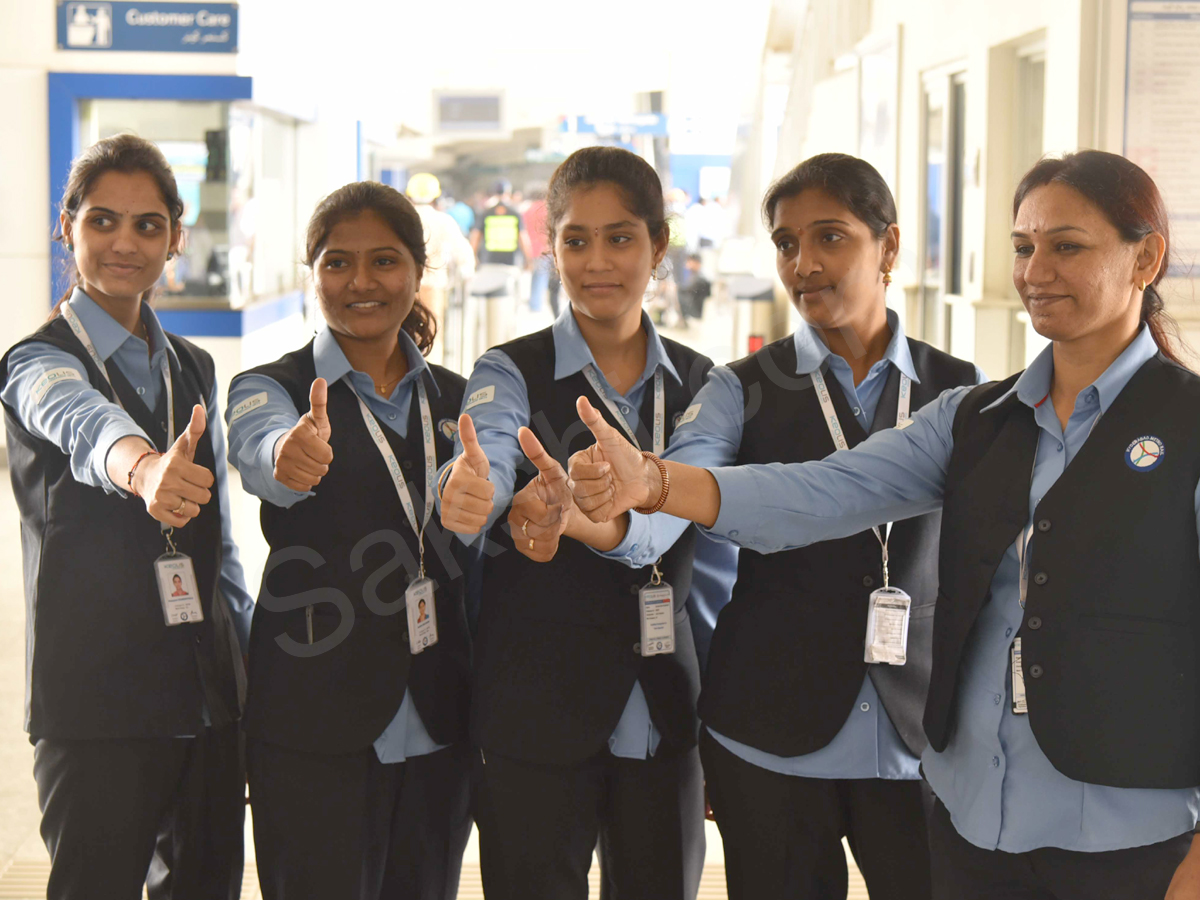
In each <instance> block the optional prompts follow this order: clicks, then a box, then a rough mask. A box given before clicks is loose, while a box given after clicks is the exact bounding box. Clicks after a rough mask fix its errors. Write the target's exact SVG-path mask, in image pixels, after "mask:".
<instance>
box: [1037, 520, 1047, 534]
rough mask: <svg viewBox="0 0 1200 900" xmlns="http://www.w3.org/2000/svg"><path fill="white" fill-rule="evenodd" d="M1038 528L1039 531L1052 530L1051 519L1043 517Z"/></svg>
mask: <svg viewBox="0 0 1200 900" xmlns="http://www.w3.org/2000/svg"><path fill="white" fill-rule="evenodd" d="M1037 529H1038V531H1049V530H1050V520H1049V519H1042V520H1041V521H1040V522H1038V524H1037Z"/></svg>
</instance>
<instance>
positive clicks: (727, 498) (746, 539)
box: [701, 466, 763, 549]
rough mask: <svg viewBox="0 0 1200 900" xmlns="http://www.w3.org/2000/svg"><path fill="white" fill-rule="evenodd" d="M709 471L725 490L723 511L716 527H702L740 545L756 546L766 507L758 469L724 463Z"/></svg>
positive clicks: (718, 485) (719, 486)
mask: <svg viewBox="0 0 1200 900" xmlns="http://www.w3.org/2000/svg"><path fill="white" fill-rule="evenodd" d="M708 471H709V472H711V473H712V477H713V478H715V479H716V482H717V490H719V491H720V492H721V511H720V512H719V513H718V514H717V520H716V521H715V522H713V526H712V528H703V526H701V528H703V530H704V531H706V532H708V533H710V534H713V535H716V536H717V537H721V538H725V539H726V540H728V541H730V542H732V543H734V544H737V545H738V546H739V547H749V548H751V549H754V548H755V546H756V545H757V539H758V530H757V529H758V527H759V524H760V522H761V519H762V508H763V503H762V499H761V498H760V497H759V493H758V482H757V481H756V480H755V478H754V473H753V472H750V471H747V470H746V468H745V467H742V466H721V467H715V468H711V469H709V470H708Z"/></svg>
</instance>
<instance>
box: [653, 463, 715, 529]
mask: <svg viewBox="0 0 1200 900" xmlns="http://www.w3.org/2000/svg"><path fill="white" fill-rule="evenodd" d="M663 464H664V465H665V466H666V467H667V475H668V476H669V477H670V479H671V485H670V490H669V491H668V492H667V500H666V502H665V503H664V504H663V506H662V509H661V512H664V513H667V514H668V515H671V516H675V517H677V518H680V519H686V520H687V521H689V522H696V523H697V524H700V525H703V526H704V527H705V528H712V526H713V525H714V524H716V521H717V516H719V515H720V514H721V489H720V488H719V487H718V486H717V480H716V479H715V478H713V475H712V473H711V472H709V471H708V469H700V468H697V467H696V466H689V465H686V464H684V463H678V462H673V461H671V460H664V463H663ZM647 469H652V470H653V471H652V472H648V473H647V474H648V484H649V485H650V497H651V498H653V499H654V500H655V501H656V500H657V498H658V497H659V496H660V495H661V494H662V480H661V479H660V477H659V472H658V467H657V466H655V465H654V464H653V463H650V462H649V461H647Z"/></svg>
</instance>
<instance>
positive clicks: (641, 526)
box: [592, 510, 650, 569]
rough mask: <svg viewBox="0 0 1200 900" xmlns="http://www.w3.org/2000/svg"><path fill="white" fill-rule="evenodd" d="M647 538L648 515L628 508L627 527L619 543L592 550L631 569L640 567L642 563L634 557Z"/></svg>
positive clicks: (648, 527) (648, 530)
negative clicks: (608, 548)
mask: <svg viewBox="0 0 1200 900" xmlns="http://www.w3.org/2000/svg"><path fill="white" fill-rule="evenodd" d="M649 540H650V517H649V516H643V515H642V514H641V513H635V512H634V511H633V510H630V511H629V527H628V528H627V529H625V537H623V538H621V543H619V544H617V546H615V547H613V548H612V549H611V550H597V549H596V548H595V547H593V548H592V552H594V553H595V554H596V555H597V556H602V557H604V558H605V559H612V560H616V561H617V562H622V563H624V564H625V565H627V566H629V567H630V568H631V569H640V568H642V565H643V563H639V562H636V561H635V557H636V555H637V553H638V551H639V550H641V549H642V548H643V547H645V546H646V543H647V542H648V541H649Z"/></svg>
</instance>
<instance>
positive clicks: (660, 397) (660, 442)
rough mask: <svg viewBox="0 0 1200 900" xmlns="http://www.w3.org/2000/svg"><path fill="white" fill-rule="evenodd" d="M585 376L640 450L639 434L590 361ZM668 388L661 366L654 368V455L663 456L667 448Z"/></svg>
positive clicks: (584, 372)
mask: <svg viewBox="0 0 1200 900" xmlns="http://www.w3.org/2000/svg"><path fill="white" fill-rule="evenodd" d="M583 376H584V377H585V378H586V379H587V380H588V384H590V385H591V386H592V390H593V391H595V392H596V396H597V397H599V398H600V401H601V402H602V403H603V404H604V406H605V407H606V408H607V409H608V411H609V412H610V413H612V416H613V418H614V419H616V420H617V424H618V425H620V426H621V428H622V429H624V431H625V433H626V434H627V435H629V440H631V441H633V446H635V447H637V448H638V449H639V450H641V449H642V445H641V444H640V443H639V442H638V439H637V435H636V434H635V433H634V431H633V429H632V428H630V427H629V423H628V422H627V421H626V420H625V417H624V416H622V415H621V411H620V410H619V409H617V404H616V403H614V402H613V400H612V398H611V397H609V396H608V391H606V390H605V389H604V383H603V382H602V381H601V380H600V376H599V375H598V374H597V373H596V367H595V366H593V365H592V364H591V363H588V364H587V365H586V366H584V367H583ZM665 420H666V390H665V388H664V387H663V370H662V366H659V367H658V368H657V369H655V370H654V438H653V440H654V455H655V456H662V453H663V450H664V449H665V448H666V421H665Z"/></svg>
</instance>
